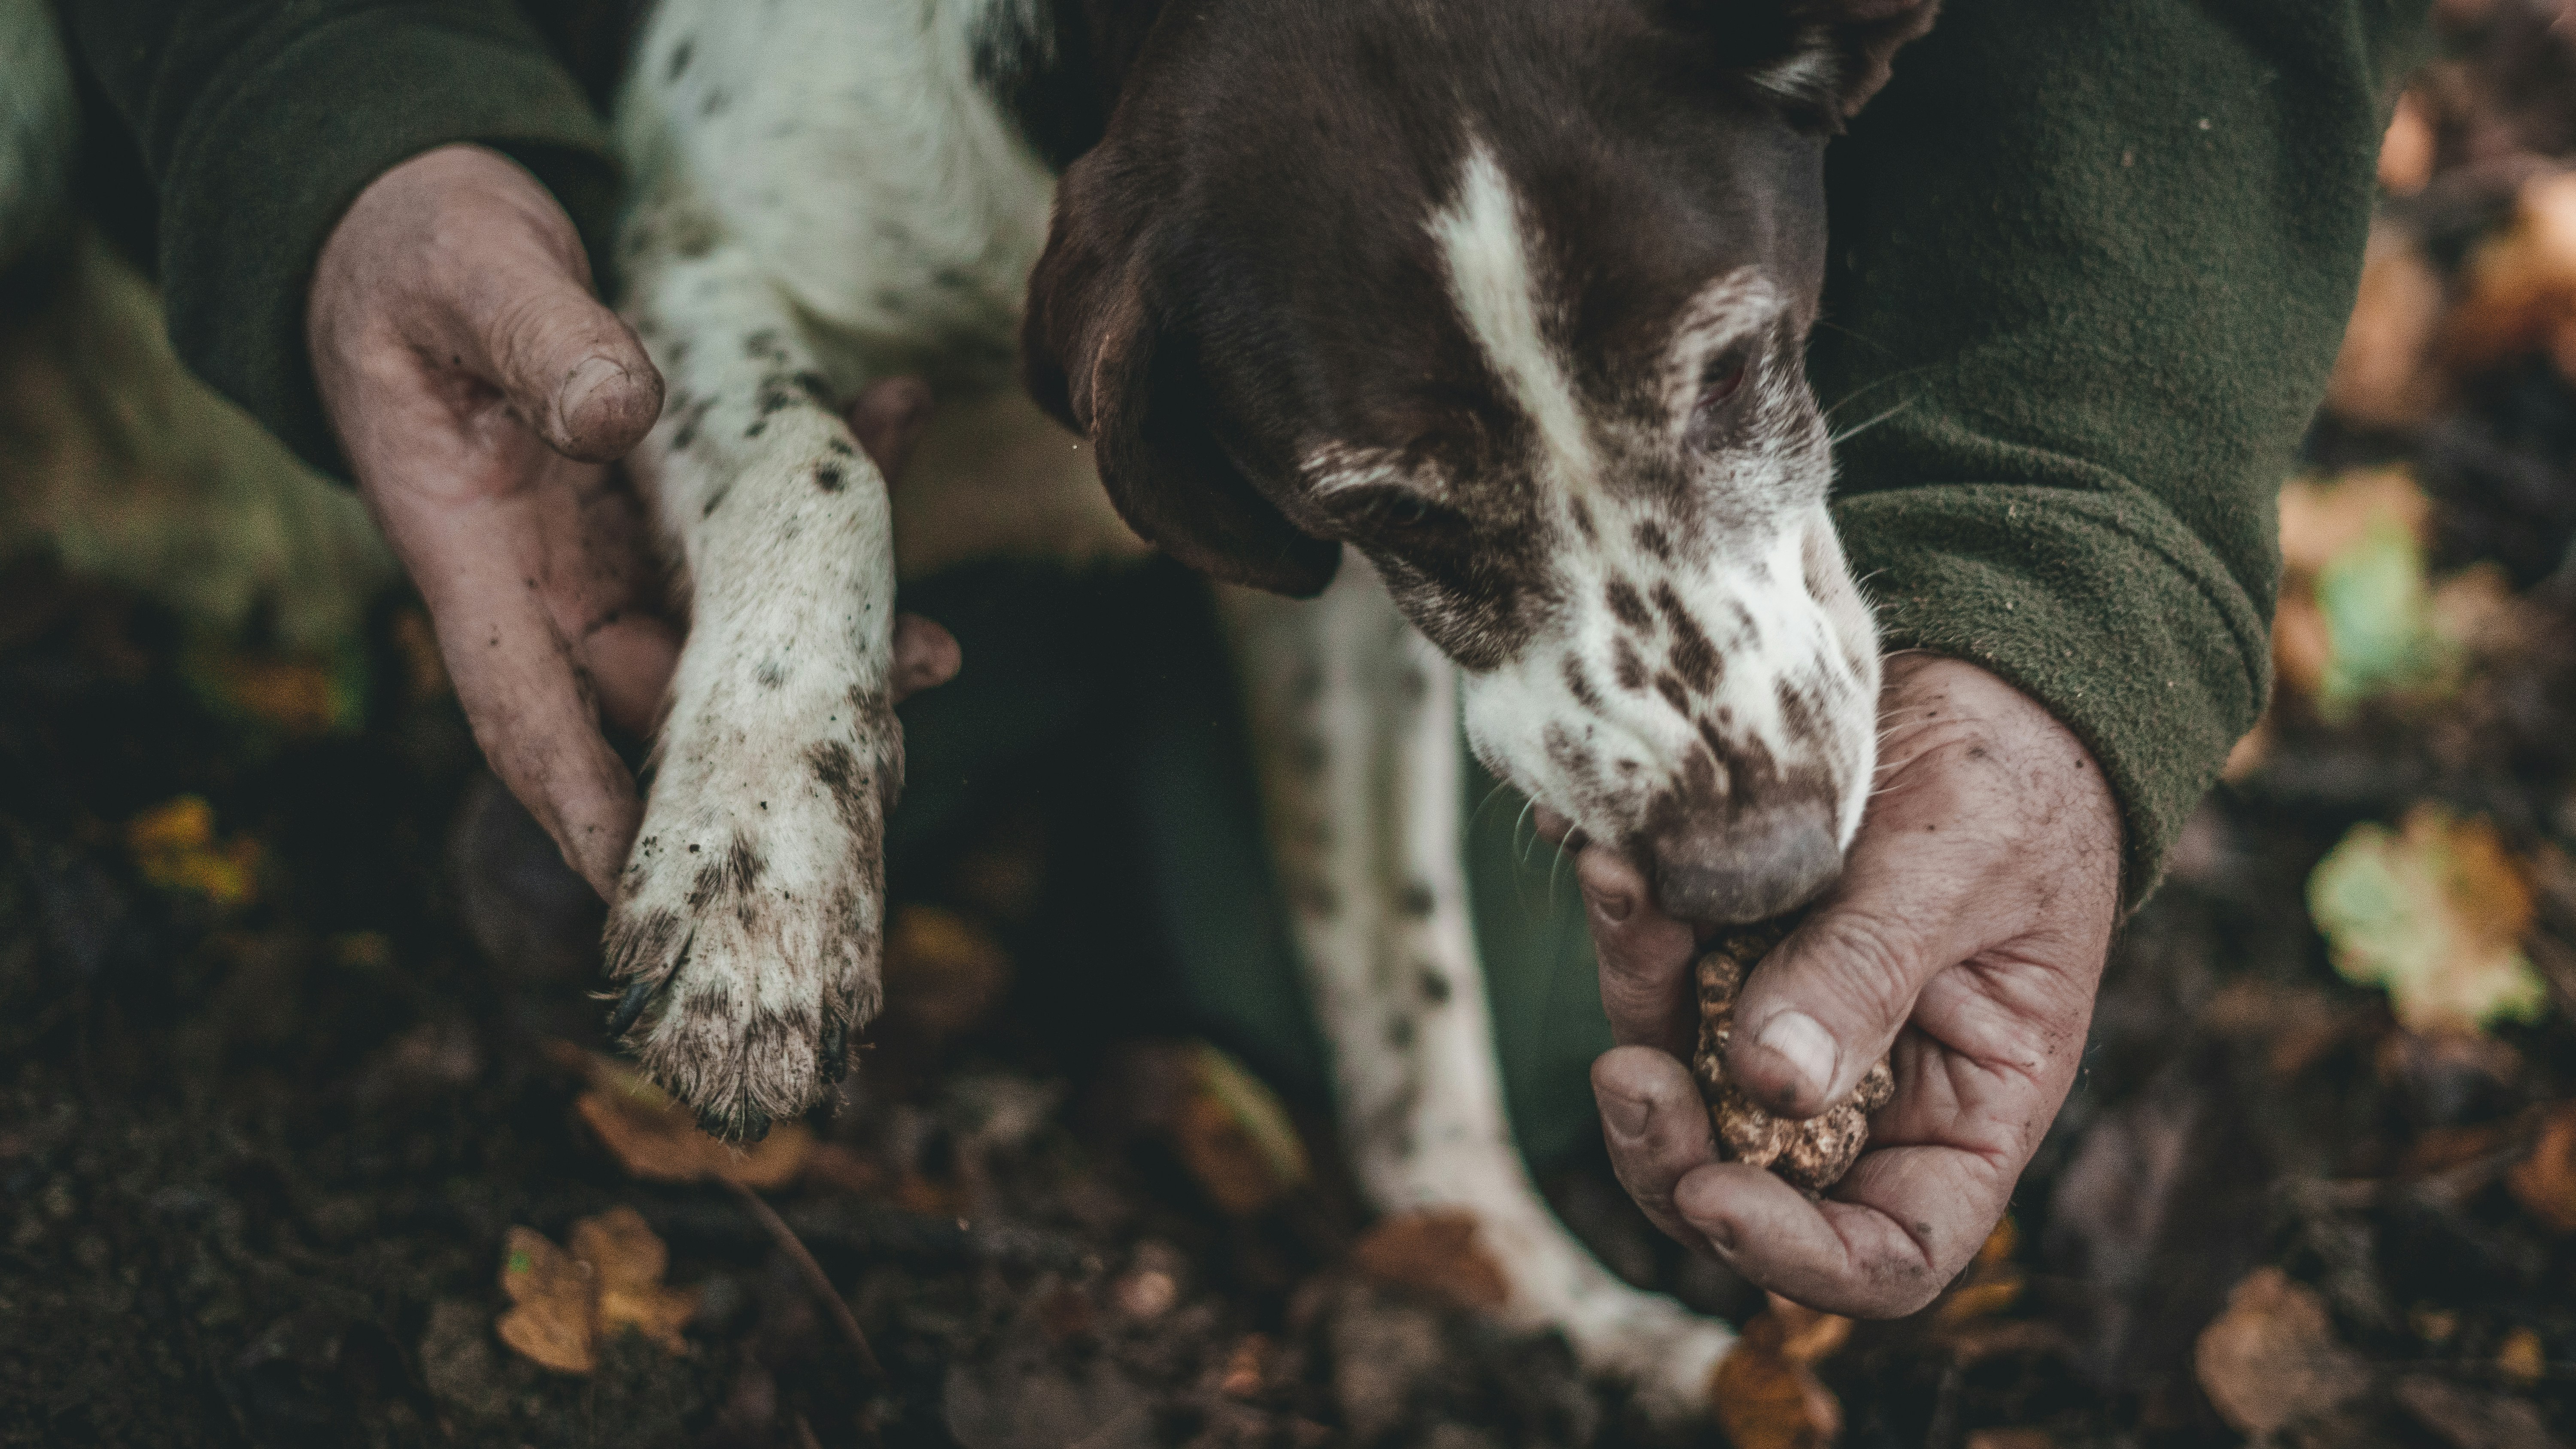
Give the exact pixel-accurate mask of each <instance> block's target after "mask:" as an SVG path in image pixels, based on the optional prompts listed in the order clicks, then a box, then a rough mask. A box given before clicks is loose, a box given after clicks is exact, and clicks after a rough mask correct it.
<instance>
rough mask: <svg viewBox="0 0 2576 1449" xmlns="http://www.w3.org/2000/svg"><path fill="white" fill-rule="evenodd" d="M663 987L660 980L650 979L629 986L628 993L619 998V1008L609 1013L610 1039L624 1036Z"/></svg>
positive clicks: (618, 1038) (613, 1039)
mask: <svg viewBox="0 0 2576 1449" xmlns="http://www.w3.org/2000/svg"><path fill="white" fill-rule="evenodd" d="M664 979H665V980H667V979H669V978H667V977H666V978H664ZM661 989H662V983H661V982H660V981H654V980H650V979H647V980H643V981H638V982H636V983H635V984H634V985H632V986H629V987H627V988H626V994H625V995H624V996H621V997H619V998H618V999H617V1009H616V1010H615V1011H612V1012H610V1013H609V1014H608V1039H609V1040H610V1041H617V1040H620V1039H621V1038H623V1037H624V1036H625V1035H626V1031H627V1028H629V1027H631V1026H633V1025H634V1024H635V1019H636V1018H637V1017H639V1016H642V1015H643V1014H644V1008H645V1007H647V1006H650V1005H652V1004H653V998H654V996H655V995H656V994H658V993H659V992H660V991H661Z"/></svg>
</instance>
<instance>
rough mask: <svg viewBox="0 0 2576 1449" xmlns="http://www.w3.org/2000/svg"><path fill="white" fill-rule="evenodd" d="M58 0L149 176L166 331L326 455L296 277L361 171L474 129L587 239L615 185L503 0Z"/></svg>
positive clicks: (360, 181) (468, 135) (316, 457)
mask: <svg viewBox="0 0 2576 1449" xmlns="http://www.w3.org/2000/svg"><path fill="white" fill-rule="evenodd" d="M65 8H66V14H67V18H68V19H69V20H70V23H71V29H72V31H73V33H74V37H75V42H76V44H77V45H78V46H79V49H80V51H81V55H82V59H83V61H84V63H85V64H87V65H88V67H89V68H90V70H91V71H92V73H93V74H95V75H96V76H97V78H98V81H99V84H100V87H101V89H102V90H104V91H105V92H106V94H107V96H108V98H109V100H110V101H111V102H112V103H113V104H114V105H115V106H116V108H117V109H118V110H119V111H120V112H121V113H122V114H123V116H124V117H125V119H126V121H127V123H128V124H129V125H130V126H131V127H132V128H133V130H134V133H135V136H136V139H137V140H138V142H139V143H140V149H141V151H142V155H143V158H144V163H145V165H146V167H147V168H148V169H149V171H150V173H151V176H152V179H153V182H154V184H155V186H156V187H157V188H158V191H159V196H160V238H159V251H160V260H161V281H162V286H163V288H164V290H165V292H166V294H167V308H168V315H169V326H170V340H171V342H172V343H173V344H174V345H175V346H176V347H177V349H178V352H179V355H180V357H181V358H182V359H184V360H185V361H186V362H187V363H188V365H189V366H190V367H192V368H194V369H195V370H196V371H197V372H198V373H199V375H201V376H203V377H204V378H205V379H206V381H208V382H209V383H211V384H213V385H214V387H215V388H216V389H217V390H218V391H220V392H222V393H223V394H225V395H226V396H227V397H230V398H232V399H233V400H234V401H235V402H238V403H240V404H241V405H242V406H243V407H244V408H245V409H247V410H248V411H249V413H250V414H251V416H252V417H254V418H256V419H258V420H259V421H260V422H261V423H262V424H264V425H265V426H267V427H268V428H269V429H270V430H271V431H272V432H274V433H276V434H277V435H278V437H280V438H282V439H284V440H285V441H286V443H287V444H288V446H290V447H292V448H293V449H294V450H295V451H296V453H297V454H298V455H300V456H301V457H303V458H304V459H305V460H306V461H307V462H310V463H312V464H313V465H314V466H315V467H317V468H320V469H322V470H323V471H325V472H327V473H331V474H333V475H335V476H342V475H345V473H346V468H345V465H344V464H343V462H342V460H341V457H340V449H339V444H338V442H337V441H336V440H335V439H334V438H333V436H332V433H331V429H330V425H329V424H328V422H326V421H325V420H324V417H323V414H322V405H321V400H320V398H319V397H318V396H316V394H315V392H314V386H313V373H312V367H311V364H310V361H309V359H308V357H307V355H306V351H305V346H304V301H305V293H306V291H307V290H308V289H309V286H310V283H311V279H312V275H313V267H314V263H315V261H316V259H317V258H318V257H319V256H320V255H321V251H322V244H323V242H324V240H326V239H327V238H328V237H329V235H330V232H331V228H332V226H333V225H334V224H336V223H337V222H338V221H339V219H340V216H341V214H342V213H343V212H345V211H347V210H348V207H349V203H350V202H352V201H354V200H355V199H356V198H357V195H358V193H359V192H360V191H362V190H364V189H365V188H366V185H367V183H368V182H370V181H372V180H374V179H375V178H376V177H378V176H380V175H382V174H383V173H384V172H385V171H386V170H388V169H389V168H391V167H393V166H395V165H396V164H398V163H400V162H402V161H404V160H406V159H408V158H410V157H413V156H416V155H419V154H420V153H421V152H423V151H427V150H430V149H432V148H434V147H437V146H442V145H447V144H450V143H453V142H468V141H470V142H479V143H481V144H484V145H487V146H491V147H493V148H494V149H496V150H499V151H501V152H502V153H504V154H506V155H508V156H510V157H512V158H514V159H515V160H517V161H518V162H519V163H520V164H522V165H524V166H526V167H527V168H528V169H529V170H531V171H533V172H534V173H536V175H537V176H538V177H539V179H541V180H543V181H544V182H545V183H546V185H547V186H548V187H549V188H551V189H552V190H553V192H554V194H555V195H556V197H557V198H558V199H560V200H561V201H562V202H563V203H564V206H565V208H566V209H567V210H568V211H570V212H571V214H572V217H573V220H574V222H575V223H576V224H577V225H579V226H581V228H582V234H583V236H584V238H585V239H586V240H587V241H588V243H589V245H590V248H591V251H592V254H593V255H594V256H597V255H599V251H600V242H601V240H602V238H603V237H604V236H605V229H606V225H607V222H608V218H609V216H610V214H611V208H612V207H613V206H614V205H615V201H616V177H615V171H614V168H613V166H612V164H611V162H610V160H609V150H608V141H607V136H606V133H605V128H604V127H603V126H602V124H601V122H600V119H599V117H598V115H597V113H596V112H595V111H593V110H592V108H591V106H590V103H589V101H588V100H587V99H586V98H585V97H584V95H583V93H582V90H581V88H580V87H579V86H578V85H577V84H575V83H574V81H573V80H572V78H571V77H570V76H569V75H568V74H567V73H566V72H565V70H564V68H563V67H562V65H561V64H559V63H558V61H557V60H556V58H555V56H554V55H553V54H552V53H551V52H550V51H549V50H548V48H547V46H546V44H545V42H544V40H543V39H542V38H541V37H540V35H539V34H538V32H537V31H536V29H535V28H534V27H533V26H532V25H531V24H530V23H529V21H528V19H527V17H525V16H524V15H522V14H521V13H520V12H519V10H518V9H517V8H516V7H515V6H513V5H512V4H510V3H507V0H436V3H411V4H388V3H368V0H275V3H268V4H243V3H240V0H79V3H77V4H74V5H70V6H67V7H65Z"/></svg>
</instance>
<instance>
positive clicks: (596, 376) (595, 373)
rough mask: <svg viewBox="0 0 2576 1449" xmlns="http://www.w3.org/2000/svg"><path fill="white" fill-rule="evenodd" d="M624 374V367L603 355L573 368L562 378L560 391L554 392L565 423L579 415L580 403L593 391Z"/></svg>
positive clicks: (589, 396) (587, 399) (619, 379)
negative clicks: (569, 373) (568, 374)
mask: <svg viewBox="0 0 2576 1449" xmlns="http://www.w3.org/2000/svg"><path fill="white" fill-rule="evenodd" d="M625 376H626V369H625V368H622V367H620V366H618V365H617V364H616V363H614V362H611V361H609V360H608V359H607V358H605V357H593V358H590V359H588V360H586V361H584V362H583V363H582V364H581V365H580V366H579V367H576V368H574V369H573V370H572V373H571V375H570V376H567V377H566V378H565V379H564V385H563V389H562V391H560V392H557V393H556V394H555V399H556V406H557V407H558V408H560V409H562V412H563V419H564V422H565V424H566V425H567V426H569V425H570V424H571V422H572V420H573V419H574V418H577V417H579V416H581V410H582V405H583V404H585V403H587V402H589V401H590V399H591V395H592V394H593V393H596V392H598V391H599V390H600V389H601V388H603V387H607V386H609V385H610V384H611V383H615V382H618V381H621V380H623V379H624V378H625Z"/></svg>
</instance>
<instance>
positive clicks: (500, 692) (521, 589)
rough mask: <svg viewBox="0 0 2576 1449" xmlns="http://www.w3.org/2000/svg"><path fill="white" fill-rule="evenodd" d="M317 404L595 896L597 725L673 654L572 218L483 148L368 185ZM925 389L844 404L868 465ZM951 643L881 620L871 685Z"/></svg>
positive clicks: (930, 670)
mask: <svg viewBox="0 0 2576 1449" xmlns="http://www.w3.org/2000/svg"><path fill="white" fill-rule="evenodd" d="M305 335H306V342H307V345H308V346H309V347H310V349H311V351H312V355H313V372H314V378H315V382H316V384H317V385H318V387H319V390H320V392H321V396H322V403H323V407H324V409H325V410H326V411H327V412H328V413H329V415H330V418H331V422H332V426H333V428H334V429H335V430H336V431H337V432H338V434H339V437H340V442H341V446H342V447H343V449H344V450H345V451H346V452H347V454H348V458H349V465H350V468H351V470H352V471H353V472H354V473H355V475H356V478H357V482H358V488H359V492H360V493H361V495H362V496H364V497H365V499H366V500H367V504H368V506H369V508H371V509H372V510H373V511H374V513H375V516H376V521H377V523H378V524H379V525H380V526H382V527H383V529H384V531H385V537H386V538H387V540H388V541H389V542H391V544H392V545H393V549H394V553H395V556H396V557H398V558H399V559H401V561H402V564H403V567H404V568H405V569H407V570H409V572H410V574H411V577H412V582H413V583H414V584H415V585H417V586H418V588H419V589H420V593H421V598H422V600H423V601H424V602H425V603H427V605H428V606H429V612H430V618H431V619H432V621H433V622H434V623H435V624H436V625H437V629H438V638H439V646H440V651H441V653H443V654H444V655H445V657H446V660H447V668H448V673H449V675H450V676H451V677H452V678H453V679H454V680H455V683H456V693H457V697H458V699H459V700H460V701H461V702H462V703H463V705H464V708H465V714H466V718H467V719H468V720H470V721H471V722H472V723H473V726H474V737H475V740H476V741H477V742H478V743H479V744H480V745H481V746H482V747H483V753H484V757H485V758H486V759H487V760H488V761H489V762H490V763H491V766H492V770H493V773H495V774H497V775H498V776H500V778H501V781H502V783H503V784H506V785H507V786H509V787H510V792H511V793H512V794H514V795H516V796H518V797H519V800H520V801H521V803H523V804H525V805H526V806H527V807H528V810H529V812H530V813H531V814H533V815H534V816H535V817H536V818H537V820H538V822H539V823H540V824H542V825H544V826H545V828H546V832H547V833H548V834H549V835H552V836H553V837H554V840H555V843H556V844H557V845H558V846H560V847H562V849H563V853H564V858H565V859H566V860H567V861H568V862H570V863H571V864H572V866H573V868H574V869H576V870H578V871H580V872H581V874H582V875H583V877H585V878H586V879H588V880H589V882H590V883H591V885H592V887H593V888H595V889H596V890H598V891H599V893H600V894H601V896H602V897H604V898H605V897H609V896H611V895H613V893H614V891H615V889H616V882H617V873H618V870H619V868H620V867H621V866H622V865H623V864H624V863H625V859H626V852H627V849H628V847H629V846H630V845H631V844H632V843H633V840H634V836H635V828H636V824H637V822H638V821H639V820H640V818H641V816H642V812H643V804H642V801H641V800H639V799H638V798H637V795H636V790H635V781H634V779H633V777H632V776H631V775H630V774H629V773H628V772H627V769H626V767H625V765H624V764H623V763H622V762H621V761H620V760H619V759H618V756H617V753H616V751H615V750H613V749H612V748H610V746H609V744H608V741H607V739H606V738H605V737H604V736H603V734H602V732H601V720H602V718H603V717H604V718H605V719H606V721H607V722H608V723H609V724H610V725H612V726H614V727H616V728H618V729H620V730H622V731H625V732H627V733H629V734H633V735H638V736H641V735H644V734H647V733H649V732H650V731H651V730H652V728H653V727H654V725H655V723H656V721H655V718H654V716H655V714H656V712H657V711H658V710H659V709H660V707H661V702H662V698H663V695H664V691H665V690H666V688H667V686H668V685H669V683H670V678H671V671H672V668H673V666H674V664H675V662H676V661H677V658H678V652H679V634H678V631H676V630H675V629H674V628H673V627H672V626H671V624H670V623H669V622H668V621H667V620H665V619H664V618H662V617H661V615H660V611H659V604H660V601H661V598H662V597H663V593H664V585H663V573H662V570H661V567H660V565H659V564H658V562H657V561H656V559H655V557H654V552H653V549H652V546H651V539H650V536H649V530H648V526H647V524H646V522H645V519H644V516H643V513H642V511H641V509H640V508H639V507H638V506H637V504H636V501H635V499H634V496H633V495H632V494H631V493H630V492H628V491H627V490H626V489H625V488H624V486H623V485H622V483H621V481H620V480H619V479H618V478H617V477H616V476H615V475H614V474H612V472H611V471H610V470H609V468H608V467H607V466H606V465H607V464H609V463H610V462H613V461H614V460H616V459H617V458H620V457H622V456H624V455H625V453H626V452H627V451H628V450H629V449H631V448H632V447H634V446H635V444H636V443H637V442H639V441H641V440H642V439H643V437H644V435H645V433H646V432H647V431H648V430H649V429H650V428H651V427H652V426H653V422H654V419H655V418H656V417H657V416H659V414H660V412H661V409H662V378H661V374H660V373H658V372H656V371H655V370H654V367H653V363H652V360H651V359H650V358H648V357H647V356H645V353H644V348H643V346H642V344H640V343H639V342H638V341H637V340H636V338H635V334H634V333H633V332H631V331H630V330H628V328H627V326H626V324H625V323H624V322H622V321H620V320H618V317H617V315H616V314H615V313H613V312H611V311H609V310H608V309H607V308H606V307H603V306H601V305H600V303H599V300H598V298H597V297H595V296H594V295H593V294H592V290H591V281H590V267H589V263H588V261H587V260H586V258H585V257H584V255H583V252H582V248H581V240H580V237H579V235H578V234H577V233H576V232H575V230H574V228H573V224H572V221H571V219H570V218H569V217H567V216H565V215H564V213H563V210H562V208H561V207H559V206H558V205H556V203H555V200H554V198H553V197H552V196H550V195H549V194H547V192H546V190H545V188H544V187H543V186H542V185H540V184H539V183H538V182H537V180H536V178H534V177H533V176H530V175H529V174H528V173H527V172H526V171H524V170H522V169H520V168H519V167H518V166H517V165H515V164H514V163H512V162H511V161H509V160H508V159H507V158H505V157H503V156H501V155H499V154H498V153H495V152H492V151H487V150H484V149H482V148H480V147H473V146H447V147H442V148H440V149H438V150H435V151H430V152H426V153H424V154H422V155H420V156H416V157H414V158H412V159H411V160H409V161H406V162H404V163H403V164H401V165H400V166H397V167H395V168H393V169H392V170H390V171H388V172H386V173H385V174H384V175H382V176H380V177H378V178H376V180H375V181H374V182H373V183H372V184H370V185H369V186H368V187H367V189H366V190H365V191H364V192H362V193H360V195H359V197H358V199H357V201H356V202H355V203H354V204H352V205H351V206H350V208H349V211H348V214H347V215H345V216H344V217H342V218H341V220H340V223H339V225H338V226H337V227H336V228H334V229H333V231H332V233H331V236H330V239H329V240H328V241H327V242H326V243H325V244H324V246H323V249H322V255H321V258H320V260H319V263H318V265H317V266H316V269H315V272H314V278H313V290H312V293H311V295H310V297H309V298H308V301H307V308H306V317H305ZM927 406H928V398H927V394H926V393H925V392H924V391H923V390H922V388H921V386H920V384H918V383H916V382H912V381H909V380H898V381H894V382H890V383H883V384H879V385H878V387H876V388H873V389H871V390H870V391H869V393H868V394H867V395H865V396H863V397H862V398H861V399H860V400H859V401H858V402H857V403H856V404H855V405H854V406H853V409H852V418H851V421H852V426H853V427H854V428H855V429H856V430H857V431H858V433H859V436H860V441H861V442H862V443H863V444H865V445H866V446H867V448H868V451H869V453H870V455H871V456H872V457H875V458H876V459H877V462H878V465H879V466H880V468H882V469H883V470H884V471H886V472H887V473H889V474H891V473H892V472H893V471H894V470H895V469H896V468H897V467H898V466H899V464H900V459H899V456H898V455H899V454H900V453H902V452H904V451H907V450H908V449H909V447H910V444H911V439H912V436H913V435H914V433H915V432H916V431H917V428H918V425H919V423H920V421H921V418H922V415H923V414H924V413H925V412H926V411H927ZM956 668H957V646H956V643H955V641H954V640H953V639H950V638H949V637H948V635H947V633H946V631H944V630H942V629H940V628H939V627H938V626H937V625H935V624H930V623H928V622H927V621H925V620H921V619H917V618H911V617H906V618H904V619H902V620H899V621H898V624H897V629H896V637H895V687H896V689H897V691H898V692H899V693H901V692H908V691H909V690H910V689H920V688H927V687H929V686H930V685H932V684H936V683H938V682H940V681H941V680H944V679H946V678H947V677H948V676H949V675H951V674H954V673H955V672H956Z"/></svg>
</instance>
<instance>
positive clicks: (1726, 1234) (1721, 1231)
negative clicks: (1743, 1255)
mask: <svg viewBox="0 0 2576 1449" xmlns="http://www.w3.org/2000/svg"><path fill="white" fill-rule="evenodd" d="M1699 1231H1700V1236H1702V1237H1704V1238H1706V1239H1708V1246H1709V1249H1710V1250H1711V1251H1712V1252H1715V1253H1716V1254H1717V1255H1718V1256H1720V1257H1723V1258H1732V1257H1734V1256H1735V1224H1733V1223H1730V1222H1728V1221H1727V1220H1726V1219H1724V1218H1720V1219H1718V1220H1717V1221H1716V1222H1713V1223H1710V1224H1709V1225H1708V1226H1707V1227H1704V1228H1702V1229H1700V1230H1699Z"/></svg>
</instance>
